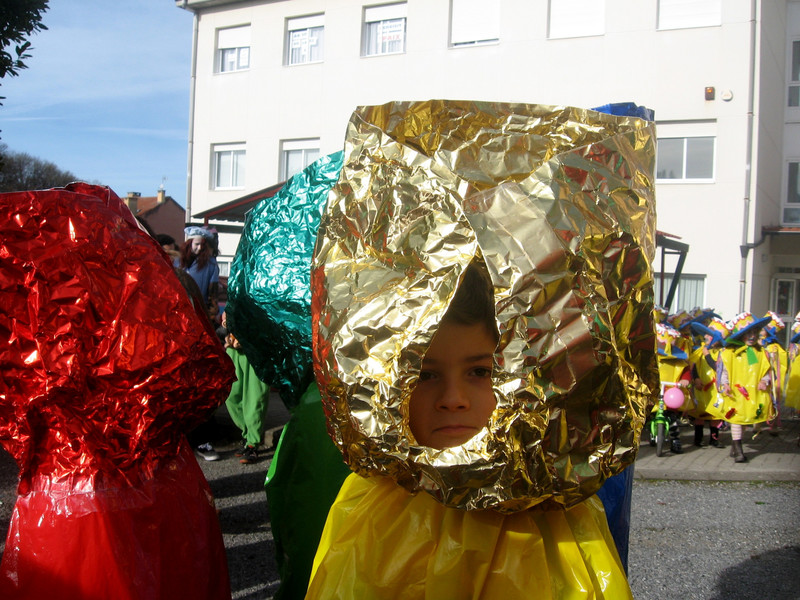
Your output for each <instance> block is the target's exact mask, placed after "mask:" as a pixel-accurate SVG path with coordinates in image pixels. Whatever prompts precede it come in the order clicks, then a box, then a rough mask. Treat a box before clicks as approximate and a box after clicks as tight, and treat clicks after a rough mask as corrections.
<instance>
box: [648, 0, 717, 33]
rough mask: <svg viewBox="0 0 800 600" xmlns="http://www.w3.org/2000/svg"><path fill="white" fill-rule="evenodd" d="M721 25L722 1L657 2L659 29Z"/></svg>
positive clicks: (660, 0)
mask: <svg viewBox="0 0 800 600" xmlns="http://www.w3.org/2000/svg"><path fill="white" fill-rule="evenodd" d="M718 25H722V0H658V28H659V29H688V28H690V27H714V26H718Z"/></svg>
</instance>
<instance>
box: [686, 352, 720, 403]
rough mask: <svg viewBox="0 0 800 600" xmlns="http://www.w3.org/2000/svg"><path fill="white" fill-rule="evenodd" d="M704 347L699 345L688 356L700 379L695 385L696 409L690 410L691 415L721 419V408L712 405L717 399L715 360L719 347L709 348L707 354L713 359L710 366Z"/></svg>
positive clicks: (717, 356) (718, 353)
mask: <svg viewBox="0 0 800 600" xmlns="http://www.w3.org/2000/svg"><path fill="white" fill-rule="evenodd" d="M703 350H704V348H703V347H702V346H701V347H700V348H697V349H696V350H695V351H694V352H692V354H691V356H690V357H689V362H690V364H692V365H693V366H694V370H695V372H696V373H697V378H698V379H699V380H700V386H695V388H694V397H695V400H696V401H697V409H696V411H693V412H692V415H693V416H695V417H700V418H708V417H710V418H712V419H722V418H723V414H722V411H721V408H717V407H715V406H714V403H715V402H716V400H717V369H716V362H717V360H718V359H719V355H720V353H721V352H722V349H721V348H709V349H708V354H709V356H711V359H712V360H713V361H714V364H715V366H714V367H712V366H711V365H709V364H708V361H707V360H706V355H705V354H704V352H703Z"/></svg>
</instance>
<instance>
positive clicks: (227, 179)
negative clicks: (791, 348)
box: [176, 0, 800, 320]
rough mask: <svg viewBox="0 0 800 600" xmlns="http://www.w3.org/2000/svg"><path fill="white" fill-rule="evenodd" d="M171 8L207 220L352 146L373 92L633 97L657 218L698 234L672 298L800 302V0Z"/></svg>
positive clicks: (586, 102)
mask: <svg viewBox="0 0 800 600" xmlns="http://www.w3.org/2000/svg"><path fill="white" fill-rule="evenodd" d="M176 4H177V6H178V7H180V8H183V9H186V10H189V11H192V12H193V13H194V15H195V19H194V28H195V35H194V49H193V57H194V60H193V72H192V79H193V85H192V90H193V91H192V99H191V126H190V140H189V182H188V183H189V185H188V198H187V201H186V206H187V214H190V215H192V217H193V218H195V219H196V218H197V216H198V215H201V214H203V213H208V212H209V211H211V212H213V210H211V209H214V208H215V207H219V206H220V205H223V204H225V203H228V202H231V201H233V200H236V199H245V200H246V199H248V198H252V197H254V196H257V195H258V194H256V192H259V191H260V190H263V189H264V188H267V187H269V186H274V185H275V184H277V183H280V182H282V181H284V180H285V179H286V178H287V176H290V175H291V174H293V173H294V172H296V171H297V170H299V169H301V168H302V167H303V166H305V165H306V164H308V163H309V162H311V161H313V160H314V159H316V158H317V157H318V156H320V155H325V154H329V153H331V152H335V151H337V150H340V149H341V148H342V144H343V139H344V132H345V127H346V124H347V121H348V119H349V117H350V114H351V113H352V111H353V109H354V108H355V107H356V106H359V105H365V104H382V103H385V102H389V101H392V100H425V99H430V98H458V99H478V100H498V101H508V102H527V103H540V104H561V105H572V106H580V107H586V108H589V107H593V106H599V105H603V104H607V103H611V102H623V101H633V102H635V103H637V104H640V105H645V106H647V107H648V108H652V109H653V110H654V111H655V115H656V123H657V129H658V137H659V144H658V148H659V150H658V152H659V155H658V180H657V202H658V228H659V230H661V231H663V232H669V233H671V234H675V235H677V236H680V240H679V241H680V242H682V243H684V244H687V245H688V246H689V252H688V255H687V257H686V262H685V265H684V266H683V274H682V277H681V283H680V289H679V294H678V296H677V298H676V302H673V304H672V306H671V309H672V310H673V311H675V310H677V309H678V308H691V307H693V306H697V305H700V306H705V307H711V308H714V309H716V310H717V312H719V313H720V314H721V315H723V316H724V317H725V318H730V317H732V316H734V315H735V314H736V313H737V312H739V311H740V310H751V311H752V312H753V313H754V314H756V315H757V316H761V315H763V314H764V313H765V312H766V311H767V310H768V309H769V310H775V311H777V312H779V313H781V314H782V315H783V316H784V318H785V319H787V320H791V319H792V318H793V317H794V315H795V314H796V313H797V312H798V310H800V168H798V165H800V135H798V132H800V2H797V1H791V0H789V1H787V0H724V1H723V0H494V1H493V0H483V1H481V0H407V1H405V2H379V1H372V0H283V1H275V0H261V1H258V0H178V1H177V2H176ZM212 222H213V221H212ZM220 225H222V223H220ZM221 230H222V229H221ZM235 244H236V236H234V235H230V236H225V235H223V240H222V252H223V255H227V256H230V255H232V254H233V253H234V252H235ZM223 259H224V257H223ZM665 260H666V262H665V264H666V271H667V272H670V271H672V270H674V269H675V268H676V267H675V262H676V256H675V255H670V254H668V255H666V258H665ZM660 261H661V257H660V256H659V257H658V258H657V263H658V264H656V268H660Z"/></svg>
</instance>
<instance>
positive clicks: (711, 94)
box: [706, 85, 715, 100]
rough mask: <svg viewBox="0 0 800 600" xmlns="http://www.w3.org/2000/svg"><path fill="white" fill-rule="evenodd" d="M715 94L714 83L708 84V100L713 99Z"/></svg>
mask: <svg viewBox="0 0 800 600" xmlns="http://www.w3.org/2000/svg"><path fill="white" fill-rule="evenodd" d="M714 96H715V90H714V86H713V85H707V86H706V100H713V99H714Z"/></svg>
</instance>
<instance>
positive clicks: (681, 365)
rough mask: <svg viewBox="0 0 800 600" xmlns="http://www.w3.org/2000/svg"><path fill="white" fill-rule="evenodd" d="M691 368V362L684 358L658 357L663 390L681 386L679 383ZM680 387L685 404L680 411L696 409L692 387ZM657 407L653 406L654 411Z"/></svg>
mask: <svg viewBox="0 0 800 600" xmlns="http://www.w3.org/2000/svg"><path fill="white" fill-rule="evenodd" d="M688 368H689V364H688V363H687V362H686V361H685V360H682V359H678V358H665V357H663V356H660V355H659V357H658V375H659V377H661V389H662V391H664V390H667V389H669V388H671V387H679V386H678V383H679V382H680V380H681V377H682V376H683V374H684V372H685V371H686V369H688ZM679 389H680V390H681V391H682V392H683V405H682V406H681V407H680V408H679V409H677V410H678V411H679V412H683V411H694V410H695V402H694V398H693V397H692V391H691V388H690V387H679ZM656 409H657V407H655V406H654V407H653V411H655V410H656Z"/></svg>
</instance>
